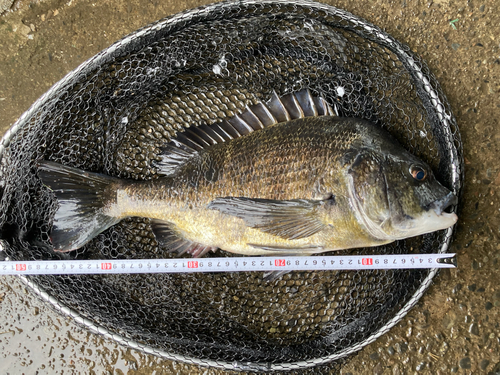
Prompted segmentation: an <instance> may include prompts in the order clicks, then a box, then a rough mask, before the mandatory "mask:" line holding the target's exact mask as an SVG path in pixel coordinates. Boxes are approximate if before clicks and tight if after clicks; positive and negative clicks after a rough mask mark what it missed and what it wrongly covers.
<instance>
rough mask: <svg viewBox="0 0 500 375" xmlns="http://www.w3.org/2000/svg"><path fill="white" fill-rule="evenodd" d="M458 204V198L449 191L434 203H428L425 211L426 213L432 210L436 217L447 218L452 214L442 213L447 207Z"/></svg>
mask: <svg viewBox="0 0 500 375" xmlns="http://www.w3.org/2000/svg"><path fill="white" fill-rule="evenodd" d="M457 203H458V197H457V196H456V195H455V194H453V193H452V192H451V191H450V192H449V193H448V194H446V195H445V196H444V197H442V198H439V199H436V200H435V201H434V202H431V203H429V204H428V205H427V206H426V207H425V209H426V211H429V210H434V211H435V212H436V214H437V215H438V216H449V215H454V214H449V213H447V212H444V210H446V209H447V208H448V207H450V206H455V205H456V204H457Z"/></svg>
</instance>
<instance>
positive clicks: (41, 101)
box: [0, 0, 461, 371]
mask: <svg viewBox="0 0 500 375" xmlns="http://www.w3.org/2000/svg"><path fill="white" fill-rule="evenodd" d="M263 4H269V5H280V4H281V5H288V6H290V5H292V6H297V7H302V8H309V9H311V8H312V9H314V10H316V11H325V12H327V13H328V14H330V15H333V16H340V17H341V18H343V19H348V20H349V22H351V23H352V22H355V25H356V26H357V27H360V28H361V29H362V30H363V32H365V33H367V34H368V36H371V38H373V40H374V41H376V42H377V43H379V44H383V45H384V46H390V47H392V48H390V49H391V51H392V52H394V53H395V54H396V55H397V57H398V59H399V60H400V61H401V62H403V63H404V64H405V66H406V67H407V69H408V68H410V69H413V72H412V73H414V79H418V80H420V83H421V84H422V86H423V88H424V89H425V91H426V93H427V95H429V97H430V98H432V101H430V103H431V104H432V105H433V106H434V107H435V108H436V109H437V108H438V107H441V108H446V106H445V105H444V104H443V103H442V102H441V100H440V99H439V96H440V95H439V92H438V91H437V90H436V89H435V88H434V87H433V86H432V85H431V82H429V80H428V79H427V77H426V76H425V74H424V72H422V70H421V68H420V67H419V66H418V65H417V64H416V62H415V60H414V58H413V57H412V56H411V53H409V52H408V51H405V49H404V48H403V46H402V45H401V44H400V43H399V42H398V41H397V40H396V39H394V38H393V37H392V36H390V35H388V34H387V33H385V32H384V31H382V30H381V29H380V28H378V27H377V26H374V25H372V24H370V23H369V22H367V21H366V20H364V19H362V18H361V17H358V16H355V15H353V14H351V13H349V12H347V11H344V10H341V9H338V8H335V7H334V6H331V5H327V4H321V3H317V2H313V1H310V0H291V1H290V0H237V1H224V2H221V3H215V4H211V5H206V6H202V7H198V8H194V9H190V10H186V11H183V12H181V13H177V14H175V15H173V16H170V17H167V18H165V19H163V20H160V21H157V22H155V23H153V24H150V25H148V26H145V27H143V28H141V29H139V30H137V31H135V32H133V33H131V34H129V35H127V36H125V37H124V38H122V39H120V40H118V41H117V42H115V43H113V44H112V45H111V46H109V47H108V48H106V49H104V50H102V51H101V52H99V53H98V54H96V55H95V56H93V57H91V58H89V59H88V60H86V61H85V62H83V63H82V64H80V65H79V66H78V67H77V68H75V69H74V70H72V71H70V72H69V73H68V74H66V76H64V77H63V78H62V79H61V80H59V81H58V82H57V83H55V84H54V85H53V86H52V87H51V88H50V89H49V90H48V91H47V92H45V93H44V94H43V95H42V96H41V97H40V98H38V99H37V100H36V101H35V102H34V103H33V105H32V106H31V107H30V108H29V109H28V110H27V111H26V112H24V113H23V114H22V115H21V117H19V119H18V120H17V121H16V122H15V123H14V124H13V125H12V127H10V128H9V129H8V130H7V132H6V133H5V134H4V136H3V137H2V139H1V140H0V160H1V158H2V157H3V153H4V151H5V149H6V147H8V145H9V143H10V141H11V139H12V138H13V137H14V136H15V134H16V133H17V132H18V131H19V130H20V129H22V127H23V126H24V125H25V124H26V122H27V120H28V119H29V118H31V116H32V115H33V114H35V113H36V112H37V111H38V110H39V109H40V108H41V107H42V106H43V105H45V104H46V103H47V102H48V101H49V100H51V99H52V98H53V97H56V96H57V95H56V94H57V92H58V90H59V89H60V88H61V87H63V86H64V85H66V84H69V83H71V82H72V81H74V80H76V79H77V78H78V76H79V75H80V74H83V73H85V72H86V71H89V70H90V69H91V68H93V67H94V66H95V65H97V64H100V63H104V62H105V61H106V60H107V59H110V58H112V57H113V56H114V55H115V54H116V53H119V52H120V51H122V50H124V49H126V48H128V46H129V44H131V43H132V42H136V41H138V40H139V39H140V38H142V37H147V36H148V35H150V34H151V33H154V32H155V31H160V30H163V29H165V28H167V27H174V26H179V25H181V26H182V23H185V22H187V23H189V21H192V20H193V19H195V18H199V17H202V18H207V17H208V16H209V15H210V14H211V13H213V12H215V11H220V10H224V9H226V10H229V9H232V8H237V7H248V6H252V5H259V6H262V5H263ZM352 31H353V32H356V30H352ZM366 36H367V35H363V37H366ZM433 83H434V85H437V83H436V82H433ZM438 88H439V87H438ZM438 113H439V115H440V116H439V120H440V121H441V122H442V124H443V128H444V129H446V130H447V132H446V134H445V135H446V136H447V141H448V143H449V144H450V145H451V146H452V147H450V158H452V159H455V158H456V155H457V154H458V152H457V149H456V147H455V144H454V142H453V135H452V134H451V132H450V131H449V129H450V125H451V124H452V123H453V122H454V118H453V117H452V115H451V114H450V115H446V114H445V115H444V116H443V115H442V114H441V113H440V112H438ZM451 175H452V185H453V190H454V192H455V193H458V192H459V191H460V190H461V170H460V169H459V167H455V168H452V173H451ZM455 210H456V209H455ZM452 234H453V228H448V229H447V231H446V239H445V241H444V242H443V244H442V246H441V248H440V249H439V251H438V253H445V252H446V251H447V250H448V247H449V244H450V241H451V237H452ZM1 247H2V246H1V243H0V249H1ZM437 271H438V270H437V269H431V270H430V271H429V274H428V275H427V277H426V278H425V279H424V280H423V281H422V283H421V285H420V287H419V288H418V289H417V290H416V292H415V293H414V294H413V296H412V297H411V298H410V300H409V301H408V302H407V303H406V304H405V305H404V306H403V307H402V308H401V309H400V311H399V312H398V313H397V314H396V315H395V316H394V317H393V318H392V319H391V320H390V321H388V322H387V323H386V324H385V325H384V326H383V327H381V328H380V329H379V330H378V331H376V332H374V333H373V334H372V335H371V336H369V337H368V338H366V339H365V340H363V341H362V342H359V343H357V344H356V345H353V346H351V347H349V348H346V349H344V350H343V351H341V352H339V353H336V354H333V355H329V356H324V357H318V358H315V359H311V360H307V361H298V362H282V363H274V364H270V363H237V362H227V361H223V360H217V361H215V360H208V359H200V358H196V357H190V356H185V355H180V354H175V353H169V352H166V351H161V350H158V349H155V348H153V347H151V346H148V345H143V344H140V343H138V342H136V341H134V340H131V339H128V338H126V337H124V336H121V335H118V334H116V333H113V332H112V331H110V330H109V329H107V328H105V327H103V326H101V325H99V324H95V323H94V322H92V321H90V320H89V319H86V318H84V317H83V316H82V315H81V314H80V313H78V312H77V311H75V310H73V309H70V308H68V307H67V306H65V305H64V304H62V303H60V302H59V301H58V300H57V299H56V298H54V297H52V296H51V295H50V294H48V293H47V292H45V291H44V290H43V289H42V288H40V287H39V286H38V285H37V283H35V282H33V281H31V280H30V279H29V278H27V277H25V276H17V277H18V279H19V280H20V281H21V282H22V283H23V284H25V285H26V286H27V287H29V289H31V290H32V291H33V292H34V293H35V294H36V295H37V296H38V297H40V298H41V299H42V300H44V301H46V302H48V303H49V304H51V305H52V307H53V308H54V309H55V310H56V311H59V312H60V313H61V314H63V315H66V316H68V317H70V318H72V319H73V320H74V321H75V322H76V323H78V324H79V325H81V326H84V327H85V328H87V329H89V330H90V331H91V332H93V333H97V334H99V335H101V336H103V337H105V338H107V339H112V340H114V341H116V342H118V343H119V344H122V345H124V346H127V347H130V348H132V349H137V350H140V351H142V352H144V353H147V354H153V355H156V356H160V357H162V358H165V359H168V360H174V361H180V362H185V363H191V364H195V365H199V366H204V367H207V366H208V367H214V368H220V369H224V370H237V371H280V370H281V371H283V370H294V369H303V368H307V367H314V366H318V365H323V364H326V363H329V362H331V361H334V360H337V359H340V358H343V357H345V356H348V355H350V354H352V353H354V352H356V351H358V350H360V349H362V348H363V347H364V346H366V345H368V344H370V343H372V342H373V341H375V340H376V339H377V338H379V337H380V336H382V335H383V334H385V333H386V332H387V331H389V330H390V329H391V328H392V327H394V326H395V325H396V324H397V323H399V322H400V321H401V320H402V319H403V318H404V317H405V316H406V314H407V313H408V312H409V310H411V309H412V308H413V307H414V306H415V305H416V303H417V302H418V301H419V299H420V298H421V297H422V295H423V294H424V293H425V291H426V290H427V288H428V287H429V286H430V284H431V283H432V280H433V278H434V276H435V275H436V274H437Z"/></svg>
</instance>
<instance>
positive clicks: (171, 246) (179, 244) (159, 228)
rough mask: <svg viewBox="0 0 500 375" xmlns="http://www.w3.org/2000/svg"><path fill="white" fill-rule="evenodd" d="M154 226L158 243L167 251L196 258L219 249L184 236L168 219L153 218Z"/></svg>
mask: <svg viewBox="0 0 500 375" xmlns="http://www.w3.org/2000/svg"><path fill="white" fill-rule="evenodd" d="M152 227H153V233H154V234H155V237H156V240H157V241H158V243H159V244H160V245H161V246H163V247H165V248H167V251H168V252H170V253H177V255H182V254H184V253H188V254H190V255H191V256H193V257H194V258H198V257H201V256H203V255H205V254H206V253H208V252H209V251H215V250H217V248H216V247H212V246H205V245H202V244H199V243H197V242H193V241H190V240H187V239H185V238H182V237H181V236H180V235H179V234H178V233H177V231H176V230H175V229H173V225H172V224H171V223H168V222H166V221H163V220H156V219H153V220H152Z"/></svg>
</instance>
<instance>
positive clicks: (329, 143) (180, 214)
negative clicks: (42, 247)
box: [38, 89, 458, 257]
mask: <svg viewBox="0 0 500 375" xmlns="http://www.w3.org/2000/svg"><path fill="white" fill-rule="evenodd" d="M154 167H155V168H156V169H157V173H158V177H157V178H154V179H151V180H144V181H137V180H127V179H119V178H117V177H113V176H110V175H106V174H102V173H95V172H89V171H84V170H81V169H78V168H74V167H71V166H66V165H62V164H59V163H56V162H53V161H48V160H41V161H40V162H39V163H38V173H39V177H40V178H41V181H42V183H43V184H44V185H45V186H46V187H47V188H49V189H50V190H51V191H52V192H53V194H54V195H55V198H56V199H57V202H58V209H57V211H56V213H55V216H54V219H53V223H52V229H51V233H50V239H51V241H52V245H53V248H54V250H55V251H60V252H68V251H73V250H76V249H79V248H81V247H82V246H84V245H85V244H87V243H88V242H89V241H91V240H92V239H93V238H94V237H96V236H97V235H98V234H99V233H101V232H103V231H105V230H106V229H108V228H109V227H111V226H113V225H115V224H117V223H119V222H120V221H121V220H123V219H125V218H129V217H145V218H149V219H150V221H151V228H152V230H153V232H154V235H155V237H156V240H157V242H158V244H159V245H160V246H161V247H162V248H164V249H166V250H167V251H169V252H173V253H177V254H179V255H182V254H190V255H191V256H193V257H201V256H203V255H204V254H207V253H208V252H210V251H216V250H217V249H221V250H224V251H227V252H230V253H235V254H243V255H311V254H316V253H322V252H328V251H334V250H341V249H352V248H361V247H373V246H379V245H383V244H387V243H390V242H393V241H396V240H400V239H405V238H409V237H414V236H418V235H422V234H425V233H430V232H434V231H437V230H442V229H446V228H448V227H451V226H453V225H454V224H455V223H456V222H457V219H458V218H457V215H456V214H455V213H453V212H447V211H446V210H447V209H448V208H449V207H450V206H453V205H456V204H457V197H456V195H455V194H453V192H451V191H450V190H449V189H447V188H446V187H444V186H443V185H442V184H441V183H440V182H438V180H437V179H436V177H435V176H434V174H433V172H432V170H431V168H430V167H429V165H427V164H426V163H425V162H423V161H422V160H420V159H419V158H417V157H416V156H414V155H412V154H411V153H410V152H408V151H407V150H406V149H405V148H404V147H402V146H401V145H400V144H399V143H398V142H397V141H396V140H395V139H394V138H393V137H392V136H391V135H390V134H389V133H388V132H387V131H386V130H384V129H383V128H382V127H380V126H379V125H376V124H374V123H372V122H370V121H367V120H364V119H361V118H351V117H342V116H339V115H338V111H337V110H336V108H332V107H331V106H330V105H329V104H328V103H327V101H326V100H325V99H324V98H323V97H317V96H313V95H312V93H311V92H310V91H309V90H307V89H306V90H301V91H298V92H294V93H289V94H286V95H283V96H281V97H280V96H278V95H277V94H276V93H273V95H272V97H271V99H270V100H269V101H267V102H265V103H264V102H262V101H260V102H258V103H257V104H255V105H252V106H250V107H248V106H247V107H246V109H245V110H244V111H243V112H241V113H240V114H238V115H236V116H233V117H231V118H228V119H224V120H222V121H220V122H217V123H215V124H212V125H202V126H199V127H191V128H187V129H185V130H184V131H182V132H178V133H177V134H176V136H175V137H174V138H172V139H171V140H170V142H169V143H168V144H166V145H164V146H163V147H162V148H161V153H160V157H159V158H158V159H157V161H156V162H155V164H154Z"/></svg>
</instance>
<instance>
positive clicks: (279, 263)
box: [274, 259, 285, 267]
mask: <svg viewBox="0 0 500 375" xmlns="http://www.w3.org/2000/svg"><path fill="white" fill-rule="evenodd" d="M274 265H275V266H276V267H284V266H285V259H275V260H274Z"/></svg>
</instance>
